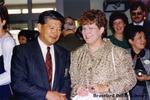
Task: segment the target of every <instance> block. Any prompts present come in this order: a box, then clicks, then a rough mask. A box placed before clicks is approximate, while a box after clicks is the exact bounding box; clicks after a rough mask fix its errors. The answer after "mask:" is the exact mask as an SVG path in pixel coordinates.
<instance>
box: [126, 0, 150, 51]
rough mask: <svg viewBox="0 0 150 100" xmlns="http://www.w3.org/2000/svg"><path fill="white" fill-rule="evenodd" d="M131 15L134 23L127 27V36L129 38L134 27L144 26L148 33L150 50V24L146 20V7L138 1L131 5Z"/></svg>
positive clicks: (147, 44)
mask: <svg viewBox="0 0 150 100" xmlns="http://www.w3.org/2000/svg"><path fill="white" fill-rule="evenodd" d="M130 15H131V19H132V23H130V24H129V25H127V27H126V30H125V35H126V36H127V38H128V34H129V33H128V32H129V30H132V26H133V25H140V26H143V27H144V29H145V33H146V39H147V43H146V48H148V49H150V22H149V21H148V20H147V19H146V6H145V5H144V3H142V2H141V1H136V2H134V3H132V4H131V7H130Z"/></svg>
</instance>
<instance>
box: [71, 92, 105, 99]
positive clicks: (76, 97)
mask: <svg viewBox="0 0 150 100" xmlns="http://www.w3.org/2000/svg"><path fill="white" fill-rule="evenodd" d="M72 100H103V98H102V97H94V96H93V94H91V93H89V94H88V95H87V96H79V95H76V96H75V97H74V98H72Z"/></svg>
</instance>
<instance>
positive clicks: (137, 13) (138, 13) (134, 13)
mask: <svg viewBox="0 0 150 100" xmlns="http://www.w3.org/2000/svg"><path fill="white" fill-rule="evenodd" d="M131 14H132V16H136V15H142V12H132V13H131Z"/></svg>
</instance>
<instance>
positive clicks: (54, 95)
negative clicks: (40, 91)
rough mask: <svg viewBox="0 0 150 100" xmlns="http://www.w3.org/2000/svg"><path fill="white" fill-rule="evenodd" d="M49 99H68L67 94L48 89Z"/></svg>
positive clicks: (47, 96) (47, 95)
mask: <svg viewBox="0 0 150 100" xmlns="http://www.w3.org/2000/svg"><path fill="white" fill-rule="evenodd" d="M46 99H47V100H67V99H66V94H63V93H59V92H56V91H48V92H47V94H46Z"/></svg>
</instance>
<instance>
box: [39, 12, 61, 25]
mask: <svg viewBox="0 0 150 100" xmlns="http://www.w3.org/2000/svg"><path fill="white" fill-rule="evenodd" d="M47 19H55V20H59V21H61V23H62V25H63V24H64V17H63V16H62V15H61V14H60V13H58V12H57V11H54V10H48V11H44V12H42V13H41V14H40V15H39V19H38V23H40V24H45V23H46V22H47Z"/></svg>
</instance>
